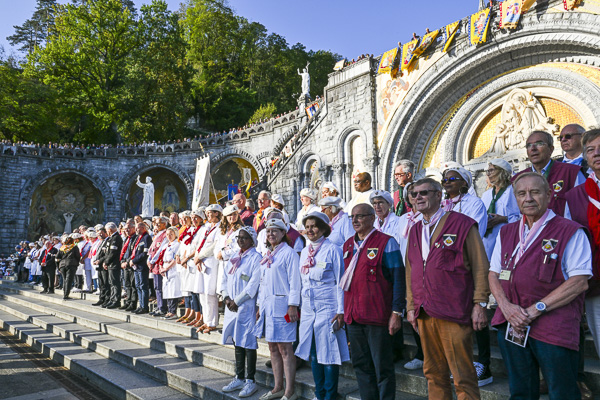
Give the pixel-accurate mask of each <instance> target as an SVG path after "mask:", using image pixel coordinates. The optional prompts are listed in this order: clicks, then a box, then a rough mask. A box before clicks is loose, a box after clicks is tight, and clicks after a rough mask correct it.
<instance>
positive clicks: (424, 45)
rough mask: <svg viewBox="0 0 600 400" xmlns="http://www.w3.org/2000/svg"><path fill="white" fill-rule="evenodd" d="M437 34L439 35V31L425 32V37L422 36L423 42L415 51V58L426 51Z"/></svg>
mask: <svg viewBox="0 0 600 400" xmlns="http://www.w3.org/2000/svg"><path fill="white" fill-rule="evenodd" d="M439 34H440V30H439V29H438V30H436V31H433V32H427V33H426V34H425V36H423V40H421V44H420V45H419V47H417V48H416V50H415V57H420V56H421V54H423V53H424V52H425V50H427V48H428V47H429V46H431V44H432V43H433V42H435V39H436V38H437V37H438V35H439Z"/></svg>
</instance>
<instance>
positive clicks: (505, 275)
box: [500, 269, 510, 281]
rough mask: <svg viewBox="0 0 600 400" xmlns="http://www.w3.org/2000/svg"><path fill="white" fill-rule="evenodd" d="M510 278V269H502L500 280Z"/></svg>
mask: <svg viewBox="0 0 600 400" xmlns="http://www.w3.org/2000/svg"><path fill="white" fill-rule="evenodd" d="M509 279H510V271H509V270H507V269H505V270H502V271H500V280H501V281H507V280H509Z"/></svg>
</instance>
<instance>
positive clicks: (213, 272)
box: [192, 204, 223, 333]
mask: <svg viewBox="0 0 600 400" xmlns="http://www.w3.org/2000/svg"><path fill="white" fill-rule="evenodd" d="M204 212H205V214H206V219H207V221H206V224H204V226H203V227H202V229H200V233H199V234H198V238H197V239H198V240H197V241H196V242H195V243H194V249H192V250H194V251H195V252H196V255H195V256H194V263H195V264H196V268H197V270H198V272H200V273H199V274H196V288H195V290H194V293H199V294H200V304H202V313H203V316H204V324H203V325H201V326H200V327H199V328H198V330H197V332H198V333H200V332H202V333H210V332H212V331H214V330H216V329H217V325H218V324H219V299H218V297H217V280H218V277H219V260H217V258H216V257H215V254H214V252H215V246H216V244H217V235H218V233H219V227H220V224H221V214H223V208H221V206H220V205H218V204H211V205H209V206H208V207H206V210H205V211H204ZM196 290H198V292H196Z"/></svg>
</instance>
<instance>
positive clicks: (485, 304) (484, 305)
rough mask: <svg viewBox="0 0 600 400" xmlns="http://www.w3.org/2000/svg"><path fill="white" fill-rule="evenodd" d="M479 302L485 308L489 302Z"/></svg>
mask: <svg viewBox="0 0 600 400" xmlns="http://www.w3.org/2000/svg"><path fill="white" fill-rule="evenodd" d="M478 304H479V305H480V306H481V307H483V308H487V303H484V302H482V303H478Z"/></svg>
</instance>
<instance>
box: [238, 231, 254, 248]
mask: <svg viewBox="0 0 600 400" xmlns="http://www.w3.org/2000/svg"><path fill="white" fill-rule="evenodd" d="M240 230H241V231H245V232H246V233H247V234H248V235H250V237H251V238H252V243H254V247H256V246H258V240H257V236H258V235H257V234H256V231H255V230H254V228H253V227H251V226H242V227H241V228H240Z"/></svg>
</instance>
